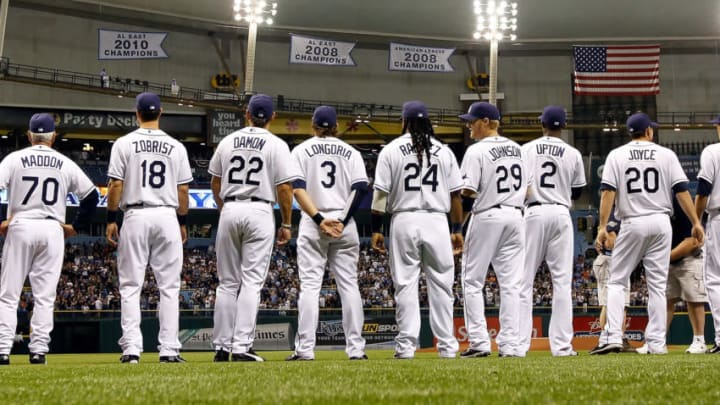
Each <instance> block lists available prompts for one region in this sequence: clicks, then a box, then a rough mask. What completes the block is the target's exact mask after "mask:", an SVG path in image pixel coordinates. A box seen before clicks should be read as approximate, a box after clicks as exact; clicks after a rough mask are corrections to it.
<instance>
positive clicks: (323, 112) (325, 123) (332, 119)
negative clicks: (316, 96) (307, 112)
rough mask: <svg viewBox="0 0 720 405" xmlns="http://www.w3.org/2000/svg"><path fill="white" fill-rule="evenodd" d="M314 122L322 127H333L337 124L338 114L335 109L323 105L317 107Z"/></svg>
mask: <svg viewBox="0 0 720 405" xmlns="http://www.w3.org/2000/svg"><path fill="white" fill-rule="evenodd" d="M312 122H313V124H315V125H317V126H319V127H321V128H332V127H334V126H336V125H337V114H336V113H335V109H334V108H332V107H330V106H326V105H321V106H320V107H318V108H316V109H315V112H314V113H313V118H312Z"/></svg>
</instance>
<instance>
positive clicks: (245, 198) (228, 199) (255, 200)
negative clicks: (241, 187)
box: [223, 196, 272, 204]
mask: <svg viewBox="0 0 720 405" xmlns="http://www.w3.org/2000/svg"><path fill="white" fill-rule="evenodd" d="M230 201H251V202H264V203H266V204H272V202H271V201H268V200H263V199H262V198H257V197H236V196H230V197H225V198H224V199H223V202H230Z"/></svg>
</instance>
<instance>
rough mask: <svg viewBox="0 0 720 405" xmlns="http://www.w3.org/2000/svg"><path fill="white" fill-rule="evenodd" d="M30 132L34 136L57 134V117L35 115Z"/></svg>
mask: <svg viewBox="0 0 720 405" xmlns="http://www.w3.org/2000/svg"><path fill="white" fill-rule="evenodd" d="M29 126H30V132H32V133H34V134H47V133H50V132H55V117H53V116H52V115H51V114H47V113H39V114H34V115H33V116H32V117H31V118H30V125H29Z"/></svg>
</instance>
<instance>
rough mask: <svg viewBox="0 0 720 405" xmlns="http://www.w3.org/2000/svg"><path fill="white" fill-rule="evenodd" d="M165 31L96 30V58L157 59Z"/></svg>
mask: <svg viewBox="0 0 720 405" xmlns="http://www.w3.org/2000/svg"><path fill="white" fill-rule="evenodd" d="M165 37H167V32H128V31H109V30H98V59H159V58H167V57H168V55H167V53H165V50H164V49H163V47H162V43H163V41H164V40H165Z"/></svg>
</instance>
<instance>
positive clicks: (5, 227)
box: [0, 218, 10, 236]
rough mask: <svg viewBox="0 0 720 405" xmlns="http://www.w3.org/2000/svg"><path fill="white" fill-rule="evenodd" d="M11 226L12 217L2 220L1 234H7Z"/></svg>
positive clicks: (0, 225) (0, 223) (0, 224)
mask: <svg viewBox="0 0 720 405" xmlns="http://www.w3.org/2000/svg"><path fill="white" fill-rule="evenodd" d="M9 226H10V219H9V218H8V219H7V220H5V221H2V222H0V236H5V235H7V231H8V227H9Z"/></svg>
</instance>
